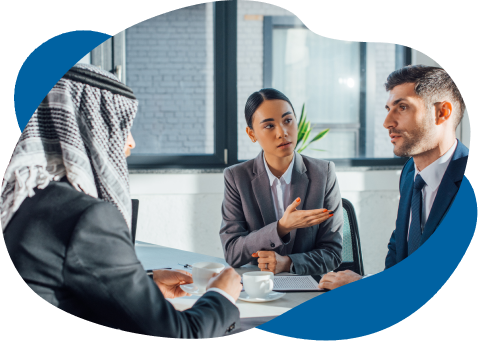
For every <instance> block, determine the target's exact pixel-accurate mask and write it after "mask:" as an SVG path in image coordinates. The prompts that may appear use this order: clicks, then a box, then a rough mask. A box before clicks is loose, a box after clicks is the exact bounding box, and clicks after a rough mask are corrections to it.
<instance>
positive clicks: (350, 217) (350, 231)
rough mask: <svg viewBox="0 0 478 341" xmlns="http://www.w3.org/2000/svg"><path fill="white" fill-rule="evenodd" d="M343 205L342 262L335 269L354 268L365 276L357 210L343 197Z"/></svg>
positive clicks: (353, 269) (354, 270)
mask: <svg viewBox="0 0 478 341" xmlns="http://www.w3.org/2000/svg"><path fill="white" fill-rule="evenodd" d="M342 206H343V209H342V211H343V215H344V228H343V244H342V264H340V266H339V267H338V268H337V269H335V270H334V271H335V272H337V271H343V270H352V271H353V272H355V273H358V274H359V275H362V276H363V275H364V271H363V261H362V249H361V248H360V237H359V231H358V224H357V217H356V216H355V210H354V207H353V205H352V203H351V202H350V201H348V200H347V199H342Z"/></svg>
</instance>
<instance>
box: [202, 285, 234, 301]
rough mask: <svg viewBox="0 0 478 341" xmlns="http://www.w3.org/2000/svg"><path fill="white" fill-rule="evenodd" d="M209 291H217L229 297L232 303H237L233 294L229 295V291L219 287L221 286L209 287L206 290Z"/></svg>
mask: <svg viewBox="0 0 478 341" xmlns="http://www.w3.org/2000/svg"><path fill="white" fill-rule="evenodd" d="M206 291H207V292H208V291H215V292H217V293H219V294H221V295H222V296H224V297H225V298H227V299H228V300H229V301H231V303H232V304H234V305H236V301H234V298H232V296H231V295H229V294H228V293H227V292H225V291H224V290H222V289H219V288H209V289H207V290H206Z"/></svg>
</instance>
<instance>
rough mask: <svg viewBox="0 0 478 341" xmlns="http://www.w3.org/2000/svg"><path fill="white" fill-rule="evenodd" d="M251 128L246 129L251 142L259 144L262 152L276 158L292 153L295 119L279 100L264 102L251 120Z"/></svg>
mask: <svg viewBox="0 0 478 341" xmlns="http://www.w3.org/2000/svg"><path fill="white" fill-rule="evenodd" d="M252 128H253V129H250V128H249V127H247V128H246V132H247V134H248V135H249V137H250V139H251V140H252V142H256V141H257V142H259V144H260V145H261V147H262V149H263V150H264V152H265V153H266V154H268V155H274V156H276V157H287V156H290V155H292V154H293V153H294V148H295V146H296V144H297V119H296V117H295V115H294V112H293V110H292V107H291V106H290V104H289V103H287V102H286V101H283V100H280V99H273V100H265V101H264V102H262V104H261V105H260V106H259V107H258V108H257V110H256V112H255V113H254V116H253V118H252Z"/></svg>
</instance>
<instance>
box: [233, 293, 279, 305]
mask: <svg viewBox="0 0 478 341" xmlns="http://www.w3.org/2000/svg"><path fill="white" fill-rule="evenodd" d="M284 296H285V292H276V291H271V292H270V293H268V294H267V296H266V297H262V298H251V297H249V295H248V294H247V292H245V291H243V292H241V294H240V295H239V299H240V300H241V301H246V302H252V303H264V302H271V301H275V300H278V299H279V298H282V297H284Z"/></svg>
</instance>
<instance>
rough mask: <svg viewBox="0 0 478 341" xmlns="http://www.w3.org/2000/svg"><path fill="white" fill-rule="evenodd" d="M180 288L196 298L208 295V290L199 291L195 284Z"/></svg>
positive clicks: (184, 285) (183, 285)
mask: <svg viewBox="0 0 478 341" xmlns="http://www.w3.org/2000/svg"><path fill="white" fill-rule="evenodd" d="M179 287H180V288H181V289H183V291H184V292H187V293H188V294H191V295H195V296H201V295H204V294H205V293H206V290H199V289H198V287H197V286H195V285H194V283H191V284H182V285H180V286H179Z"/></svg>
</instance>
